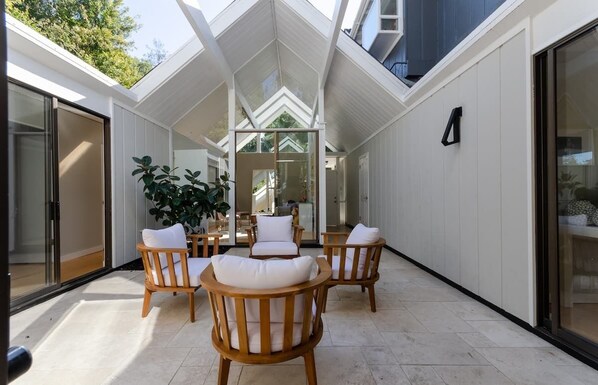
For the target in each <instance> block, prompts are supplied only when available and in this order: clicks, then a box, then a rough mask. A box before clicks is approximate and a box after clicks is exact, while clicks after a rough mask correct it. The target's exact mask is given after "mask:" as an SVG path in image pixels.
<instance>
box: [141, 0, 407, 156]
mask: <svg viewBox="0 0 598 385" xmlns="http://www.w3.org/2000/svg"><path fill="white" fill-rule="evenodd" d="M330 25H331V21H330V20H329V19H328V18H327V17H326V16H324V15H323V14H321V13H320V12H319V11H318V10H317V9H316V8H314V7H313V6H312V5H311V4H309V3H308V2H307V1H305V0H237V1H235V2H234V3H232V4H231V5H230V6H229V7H227V8H226V9H225V10H224V11H223V12H222V13H221V14H220V15H219V16H218V17H217V18H216V19H214V20H213V21H212V23H211V24H210V29H211V32H212V34H213V35H214V37H215V38H216V41H217V43H218V46H219V49H220V50H221V52H222V54H223V56H224V58H225V60H226V62H227V64H228V66H229V67H230V69H231V71H232V72H233V73H234V75H235V84H236V87H237V88H238V91H239V92H240V94H241V95H243V96H244V97H245V98H246V100H247V103H248V105H249V107H250V108H251V110H252V112H255V111H257V110H258V109H260V107H262V106H263V105H264V104H265V103H267V102H268V101H270V100H271V98H272V97H273V96H274V95H276V94H277V93H278V92H279V91H280V90H282V89H286V90H287V91H288V92H289V93H290V94H292V95H294V97H295V99H297V100H299V101H301V104H302V105H303V106H314V103H315V100H316V97H317V95H318V81H319V79H320V78H321V76H322V74H323V71H324V68H323V67H324V64H325V60H326V56H327V55H328V51H327V44H328V34H329V30H330ZM407 90H408V88H407V87H406V86H405V85H404V84H403V83H402V82H401V81H400V80H399V79H397V78H396V77H395V76H394V75H392V74H391V73H390V72H389V71H388V70H387V69H386V68H384V67H383V66H382V64H380V63H379V62H377V61H376V59H374V58H373V57H371V56H370V55H369V54H368V53H367V52H365V51H364V50H363V49H362V48H361V47H360V46H358V45H357V44H356V43H355V42H353V40H351V38H350V37H349V36H347V35H345V34H344V33H341V34H340V36H339V39H338V41H337V44H336V48H335V52H334V56H333V61H332V66H331V68H330V72H329V74H328V79H327V82H326V85H325V86H324V104H325V120H326V122H325V123H326V140H327V141H328V142H329V143H330V144H331V145H332V146H334V147H336V148H338V149H342V150H346V151H348V150H351V149H353V148H355V147H356V146H357V145H359V144H360V143H361V142H363V141H364V140H365V139H366V138H368V137H369V136H370V135H372V134H373V133H375V132H376V131H377V130H378V129H380V128H381V127H382V126H383V125H385V124H386V123H387V122H388V121H390V120H391V119H392V118H393V117H395V116H396V115H398V114H399V113H400V112H402V111H403V110H404V108H405V107H404V105H403V104H402V103H401V101H400V98H399V95H404V94H405V93H406V92H407ZM132 91H133V92H135V93H136V94H137V95H138V97H139V103H138V104H137V106H136V108H137V109H138V110H140V112H142V113H144V114H146V115H148V116H150V117H152V118H153V119H155V120H157V121H159V122H161V123H163V124H165V125H167V126H171V127H174V128H175V129H176V130H177V131H179V132H182V133H185V132H186V133H190V132H191V131H196V132H194V135H207V134H208V132H209V131H210V130H213V128H214V125H217V124H218V123H220V124H222V119H225V116H226V110H227V86H226V83H225V79H224V77H223V76H222V74H221V72H220V70H219V67H218V63H217V62H216V61H215V60H214V59H213V57H212V56H211V55H210V54H209V52H208V50H206V49H205V48H204V47H203V46H202V44H201V42H200V41H199V39H198V38H193V39H191V40H190V41H189V42H188V43H187V44H186V45H185V46H184V47H182V48H181V49H180V50H179V51H178V52H176V53H175V54H173V55H172V56H171V57H170V58H169V59H168V60H167V61H166V62H164V63H162V64H160V65H159V66H158V67H157V68H155V69H154V70H153V71H152V72H151V73H150V74H149V75H148V76H146V77H145V78H144V79H142V80H141V81H140V82H139V83H138V84H137V85H136V86H135V87H133V88H132ZM287 100H290V98H287ZM296 104H297V103H295V106H289V110H292V109H293V108H295V107H296ZM307 109H308V112H307V113H308V114H312V113H313V111H311V107H307ZM237 115H238V118H237V122H236V123H241V122H242V119H243V118H242V115H240V114H237ZM185 135H186V134H185ZM211 139H212V140H214V138H211Z"/></svg>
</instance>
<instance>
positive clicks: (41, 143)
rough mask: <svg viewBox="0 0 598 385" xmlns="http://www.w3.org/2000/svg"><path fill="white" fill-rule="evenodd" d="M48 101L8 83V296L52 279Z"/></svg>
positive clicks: (24, 293)
mask: <svg viewBox="0 0 598 385" xmlns="http://www.w3.org/2000/svg"><path fill="white" fill-rule="evenodd" d="M52 127H53V124H52V99H51V98H49V97H47V96H44V95H41V94H38V93H36V92H33V91H30V90H28V89H25V88H23V87H20V86H18V85H15V84H9V87H8V136H9V144H8V152H9V154H8V158H9V175H8V178H9V213H8V216H9V226H8V228H9V240H8V247H9V256H8V257H9V263H10V267H9V269H10V274H11V300H14V299H17V298H22V297H24V296H27V295H29V294H32V293H35V292H37V291H40V290H42V289H44V288H47V287H49V286H52V285H53V284H55V283H56V274H55V273H56V270H55V259H54V247H53V244H54V239H55V236H54V235H55V234H54V229H53V224H54V222H53V219H54V217H53V214H54V211H53V205H52V202H53V196H54V195H53V192H54V191H53V188H54V185H53V179H54V175H53V172H52V170H53V169H54V167H53V164H52V158H53V153H52V152H53V132H52Z"/></svg>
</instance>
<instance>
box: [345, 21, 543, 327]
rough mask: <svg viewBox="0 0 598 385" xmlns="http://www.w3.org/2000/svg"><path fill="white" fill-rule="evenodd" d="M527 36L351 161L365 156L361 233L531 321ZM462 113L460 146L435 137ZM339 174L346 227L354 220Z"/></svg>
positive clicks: (351, 181) (472, 69)
mask: <svg viewBox="0 0 598 385" xmlns="http://www.w3.org/2000/svg"><path fill="white" fill-rule="evenodd" d="M528 40H529V39H528V36H527V30H526V29H525V28H523V29H520V30H519V31H518V32H513V35H512V36H511V37H510V38H509V39H508V40H507V41H505V42H504V43H503V44H501V45H500V46H498V47H496V49H494V50H492V51H491V52H488V53H487V54H486V55H485V56H484V57H481V58H480V59H479V61H477V62H475V63H473V64H472V65H470V66H467V67H466V68H464V69H462V71H461V72H460V73H458V74H457V76H456V77H454V78H453V79H452V80H450V81H449V82H447V83H446V84H444V85H443V86H442V87H441V88H439V89H437V90H436V91H435V92H433V93H431V94H430V95H429V96H428V97H427V98H425V100H423V101H422V102H421V103H419V104H417V105H416V106H414V107H413V108H412V109H411V110H410V111H409V112H408V113H406V114H405V115H403V116H401V117H400V118H398V119H397V120H396V121H394V122H393V123H392V124H390V125H389V126H388V127H387V128H386V129H384V130H382V131H381V132H380V133H379V134H378V135H376V136H375V137H373V138H372V139H371V140H369V141H368V142H367V143H365V144H364V145H362V146H361V147H359V148H358V149H356V150H355V151H354V152H352V153H351V154H350V155H349V156H348V159H347V169H348V170H357V169H358V159H359V156H360V155H362V154H364V153H369V162H370V171H369V172H370V196H369V202H370V225H371V226H377V227H380V229H381V232H382V234H383V236H384V237H385V238H386V240H387V244H388V246H390V247H392V248H393V249H395V250H397V251H399V252H401V253H403V254H405V255H406V256H408V257H410V258H412V259H414V260H416V261H417V262H419V263H421V264H423V265H425V266H427V267H429V268H430V269H432V270H434V271H435V272H437V273H439V274H441V275H443V276H445V277H447V278H448V279H450V280H451V281H453V282H455V283H457V284H459V285H461V286H463V287H464V288H466V289H467V290H469V291H471V292H473V293H475V294H477V295H479V296H481V297H482V298H484V299H486V300H488V301H489V302H491V303H493V304H495V305H497V306H498V307H500V308H502V309H504V310H506V311H508V312H509V313H511V314H513V315H515V316H517V317H519V318H521V319H523V320H526V321H527V322H531V320H532V318H533V313H532V311H531V307H532V306H531V305H530V304H531V298H530V285H531V280H532V278H531V276H530V275H531V270H530V261H531V258H532V256H531V253H532V247H531V246H530V245H531V242H532V234H531V221H532V210H531V183H530V180H531V133H530V131H531V128H530V117H529V112H530V111H529V110H530V105H531V101H530V92H529V89H530V68H529V67H530V64H529V62H528V60H529V57H530V55H529V42H528ZM459 106H461V107H462V108H463V117H462V119H461V142H460V143H459V144H456V145H452V146H448V147H444V146H443V145H442V144H441V138H442V135H443V132H444V129H445V127H446V124H447V122H448V120H449V116H450V114H451V111H452V109H453V108H455V107H459ZM358 183H359V181H358V175H357V173H356V172H355V173H348V177H347V184H348V185H347V199H348V207H350V208H349V210H348V211H349V212H348V217H347V222H348V223H349V224H356V223H357V222H358V218H359V212H358V211H359V210H358V207H359V204H358V201H357V198H358V191H359V185H358Z"/></svg>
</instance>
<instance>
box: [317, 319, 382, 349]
mask: <svg viewBox="0 0 598 385" xmlns="http://www.w3.org/2000/svg"><path fill="white" fill-rule="evenodd" d="M328 326H329V330H330V339H331V340H332V345H334V346H384V341H383V340H382V337H381V336H380V333H379V332H378V329H376V326H375V325H374V323H373V322H372V320H371V319H367V320H360V319H346V320H345V319H335V320H334V324H331V323H329V325H328Z"/></svg>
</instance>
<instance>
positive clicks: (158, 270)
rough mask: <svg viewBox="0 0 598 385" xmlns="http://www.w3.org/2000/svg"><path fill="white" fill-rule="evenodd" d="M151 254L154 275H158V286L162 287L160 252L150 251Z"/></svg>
mask: <svg viewBox="0 0 598 385" xmlns="http://www.w3.org/2000/svg"><path fill="white" fill-rule="evenodd" d="M151 253H152V256H153V257H154V270H155V271H156V275H157V276H158V286H161V287H164V286H166V285H165V284H164V274H163V272H162V264H161V263H160V253H158V252H157V251H152V252H151ZM153 279H154V278H153V277H152V282H153Z"/></svg>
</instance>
